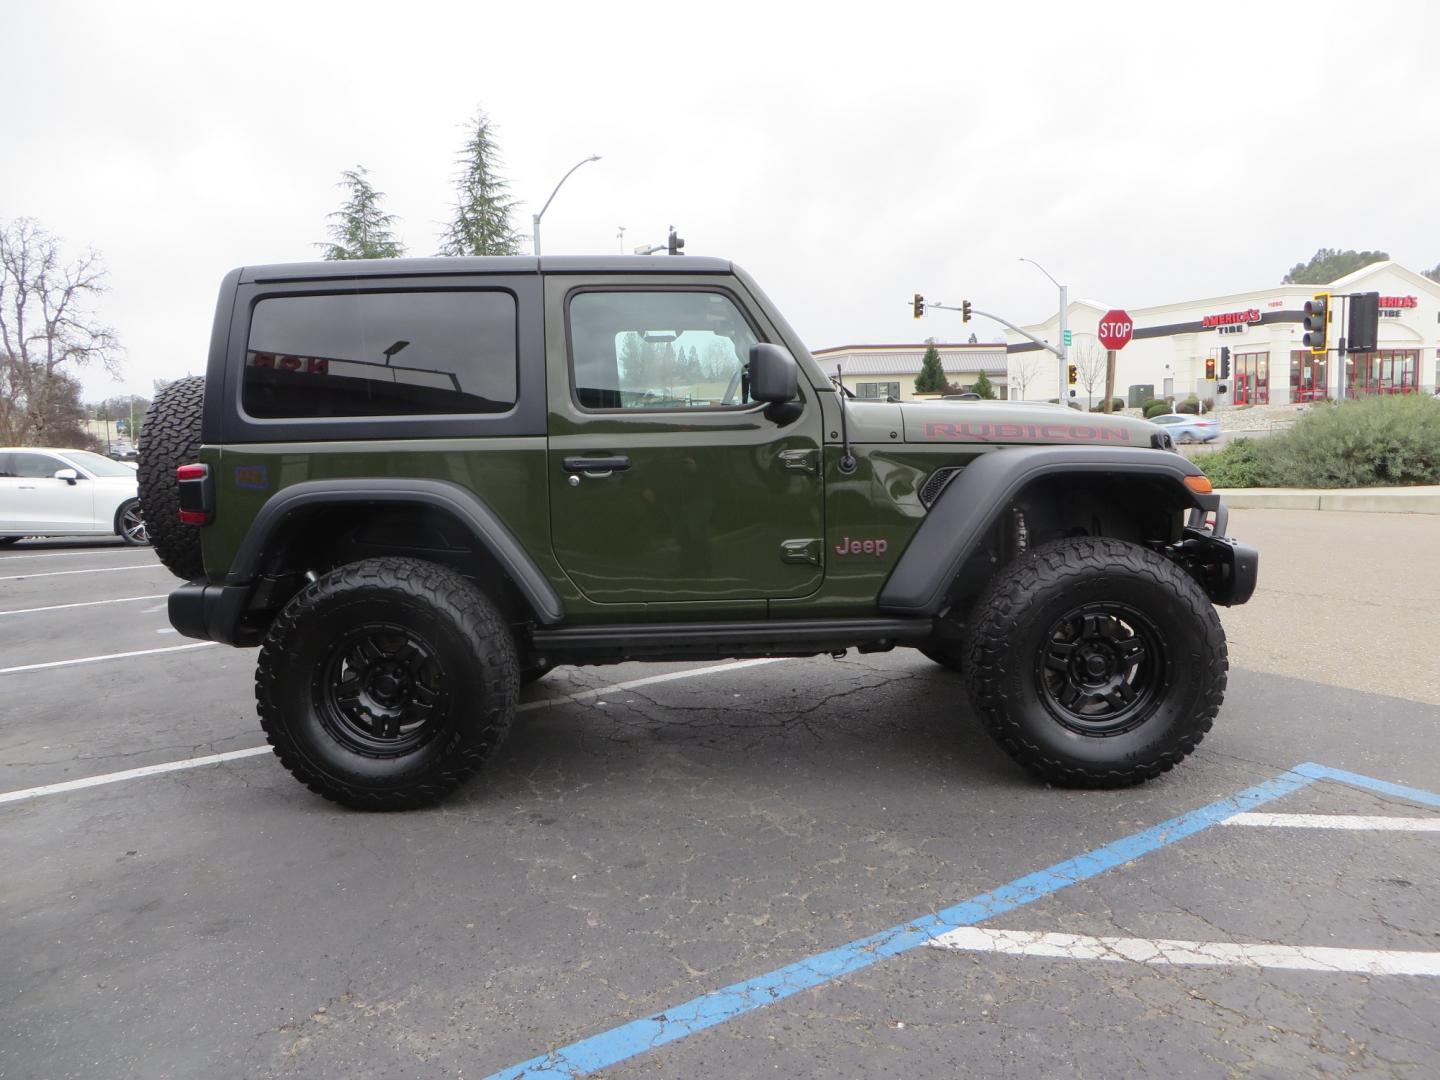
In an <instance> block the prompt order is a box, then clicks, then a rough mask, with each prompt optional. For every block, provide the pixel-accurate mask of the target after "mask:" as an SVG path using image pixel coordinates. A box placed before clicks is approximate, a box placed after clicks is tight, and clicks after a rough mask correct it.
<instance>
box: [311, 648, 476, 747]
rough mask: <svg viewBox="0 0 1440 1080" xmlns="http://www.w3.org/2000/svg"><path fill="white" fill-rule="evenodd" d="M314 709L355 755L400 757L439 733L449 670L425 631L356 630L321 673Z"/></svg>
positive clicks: (326, 725)
mask: <svg viewBox="0 0 1440 1080" xmlns="http://www.w3.org/2000/svg"><path fill="white" fill-rule="evenodd" d="M313 692H314V694H315V699H316V700H315V707H316V709H317V710H318V712H319V715H320V718H321V723H322V724H324V725H325V730H326V731H328V732H329V733H330V734H331V736H332V737H334V738H335V739H336V740H338V741H339V742H341V743H343V744H344V745H345V746H347V747H349V748H350V749H351V750H353V751H355V752H356V753H357V754H370V755H372V756H376V757H384V756H390V755H394V754H403V753H406V752H408V751H411V750H414V749H416V748H418V747H420V746H423V745H424V744H425V742H426V741H427V740H428V739H430V738H432V737H433V736H434V735H435V732H436V729H437V726H438V725H435V724H432V723H431V720H432V719H434V717H436V716H437V715H440V714H442V713H443V712H444V710H445V709H446V708H447V707H448V705H449V691H448V689H447V687H446V685H445V673H444V670H443V668H442V667H441V665H440V660H439V657H438V656H437V655H436V652H435V649H434V648H433V647H432V646H431V645H430V643H429V642H428V641H426V640H425V638H424V637H423V636H421V634H419V633H418V632H416V631H415V630H412V629H410V628H407V627H404V626H396V625H389V624H385V623H380V624H372V625H368V626H362V627H358V628H356V629H354V630H352V631H351V632H350V633H348V634H346V635H345V636H344V637H342V638H340V639H339V640H338V641H336V642H335V643H334V644H333V645H332V646H331V647H330V659H329V662H328V663H327V664H326V665H325V667H324V668H323V669H322V670H320V671H317V677H316V679H315V685H314V687H313Z"/></svg>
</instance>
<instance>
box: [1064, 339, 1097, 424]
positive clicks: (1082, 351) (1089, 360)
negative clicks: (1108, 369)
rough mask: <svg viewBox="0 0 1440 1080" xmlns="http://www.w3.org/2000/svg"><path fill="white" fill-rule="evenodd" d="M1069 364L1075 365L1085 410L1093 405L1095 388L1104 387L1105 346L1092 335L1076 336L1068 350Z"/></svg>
mask: <svg viewBox="0 0 1440 1080" xmlns="http://www.w3.org/2000/svg"><path fill="white" fill-rule="evenodd" d="M1070 363H1072V364H1074V365H1075V374H1076V376H1078V378H1079V380H1080V385H1081V386H1083V387H1084V388H1085V397H1086V398H1087V401H1086V403H1085V408H1087V409H1090V408H1093V407H1094V405H1095V388H1096V387H1097V386H1104V385H1105V346H1103V345H1101V344H1100V339H1099V338H1097V337H1095V336H1094V335H1093V334H1077V335H1076V337H1075V344H1074V346H1073V347H1072V348H1071V349H1070Z"/></svg>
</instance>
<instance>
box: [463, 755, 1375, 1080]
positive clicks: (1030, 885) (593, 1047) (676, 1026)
mask: <svg viewBox="0 0 1440 1080" xmlns="http://www.w3.org/2000/svg"><path fill="white" fill-rule="evenodd" d="M1313 768H1315V769H1320V768H1321V766H1313ZM1325 778H1326V779H1331V778H1333V777H1331V776H1330V775H1329V773H1328V772H1327V774H1326V776H1325ZM1317 779H1321V777H1319V776H1318V775H1311V774H1308V773H1302V772H1300V771H1299V770H1298V769H1291V770H1288V771H1287V772H1284V773H1281V774H1280V775H1279V776H1277V777H1275V778H1274V779H1273V780H1267V781H1265V782H1264V783H1263V784H1257V785H1256V786H1255V787H1252V788H1247V789H1246V790H1244V791H1241V792H1238V793H1237V794H1235V795H1231V796H1229V797H1227V798H1224V799H1221V800H1220V801H1219V802H1214V803H1211V804H1210V805H1208V806H1202V807H1200V809H1198V810H1192V811H1190V812H1189V813H1188V814H1182V815H1180V816H1179V817H1176V818H1171V819H1170V820H1169V821H1165V822H1162V823H1161V824H1159V825H1155V826H1152V827H1151V828H1149V829H1145V830H1143V831H1142V832H1138V833H1135V834H1133V835H1131V836H1126V837H1124V838H1122V839H1120V840H1116V841H1113V842H1112V843H1109V844H1106V845H1104V846H1103V847H1099V848H1096V849H1095V850H1094V851H1089V852H1086V853H1085V854H1083V855H1079V856H1076V857H1075V858H1073V859H1067V860H1065V861H1064V862H1061V863H1056V864H1055V865H1054V866H1051V867H1049V868H1048V869H1045V870H1040V871H1038V872H1036V873H1033V874H1027V875H1026V876H1025V877H1021V878H1017V879H1015V880H1014V881H1012V882H1010V883H1009V884H1007V885H1002V886H1000V887H999V888H998V889H993V890H991V891H990V892H985V893H981V894H979V895H978V896H973V897H971V898H970V899H969V900H965V901H962V902H961V903H959V904H956V905H954V906H953V907H948V908H945V909H944V910H943V911H938V912H934V913H931V914H929V915H924V916H922V917H920V918H917V919H913V920H911V921H910V922H907V923H902V924H901V925H899V926H892V927H891V928H890V929H888V930H882V931H880V932H879V933H877V934H871V935H870V936H869V937H863V938H860V939H859V940H858V941H852V942H850V943H849V944H848V945H841V946H840V947H839V948H835V949H830V950H829V951H827V952H822V953H818V954H817V955H815V956H811V957H808V958H806V959H804V960H800V961H797V962H796V963H793V964H788V965H786V966H785V967H782V968H777V969H776V970H774V971H771V972H769V973H768V974H765V975H760V976H757V977H755V978H753V979H747V980H746V981H745V982H740V983H735V984H733V985H731V986H726V987H723V988H722V989H719V990H712V991H711V992H709V993H707V994H702V995H700V996H699V997H697V998H692V999H691V1000H689V1001H687V1002H685V1003H683V1004H681V1005H676V1006H675V1007H673V1008H670V1009H666V1010H665V1011H664V1012H659V1013H655V1014H653V1015H651V1016H647V1017H645V1018H644V1019H641V1020H632V1021H631V1022H630V1023H628V1024H622V1025H621V1026H619V1027H617V1028H612V1029H611V1030H609V1031H604V1032H601V1033H600V1034H598V1035H592V1036H590V1037H589V1038H587V1039H581V1040H580V1041H579V1042H575V1043H571V1044H570V1045H569V1046H564V1047H561V1048H559V1049H557V1050H552V1051H550V1052H549V1053H548V1054H541V1055H540V1056H538V1057H534V1058H531V1059H530V1060H529V1061H523V1062H521V1063H520V1064H518V1065H512V1066H510V1067H509V1068H508V1069H501V1070H500V1071H499V1072H497V1073H494V1074H492V1075H491V1076H490V1077H489V1078H488V1080H570V1078H573V1077H578V1076H586V1075H589V1074H590V1073H593V1072H596V1071H597V1070H599V1069H604V1068H608V1067H609V1066H611V1065H615V1064H617V1063H619V1062H621V1061H625V1060H626V1059H628V1058H632V1057H635V1056H636V1055H637V1054H643V1053H645V1052H646V1051H647V1050H654V1049H656V1048H657V1047H660V1046H664V1045H666V1044H667V1043H672V1042H675V1041H676V1040H678V1039H683V1038H685V1037H686V1036H687V1035H693V1034H695V1033H696V1032H698V1031H704V1030H705V1029H707V1028H711V1027H715V1026H716V1025H717V1024H723V1023H724V1022H726V1021H727V1020H733V1019H734V1018H735V1017H737V1016H742V1015H744V1014H745V1013H748V1012H752V1011H754V1010H755V1009H761V1008H764V1007H765V1006H766V1005H770V1004H773V1003H774V1002H776V1001H781V1000H783V999H784V998H787V997H790V996H791V995H792V994H798V993H799V992H800V991H802V990H809V989H811V988H813V987H816V986H820V985H822V984H824V983H827V982H829V981H831V980H832V979H837V978H839V977H841V976H842V975H848V974H850V973H851V972H855V971H860V970H861V969H863V968H867V967H869V966H870V965H871V964H874V963H875V962H877V961H879V960H882V959H884V958H886V957H889V956H897V955H899V954H900V953H904V952H908V951H909V950H911V949H914V948H917V947H919V946H921V945H924V944H926V943H927V942H929V941H930V940H931V939H932V938H935V937H938V936H939V935H940V934H943V933H945V932H947V931H950V930H954V929H955V928H956V927H960V926H971V925H973V924H975V923H978V922H983V921H985V920H986V919H990V918H993V917H994V916H996V915H1000V914H1003V913H1005V912H1007V911H1013V910H1015V909H1016V908H1018V907H1021V906H1023V905H1025V904H1029V903H1033V902H1034V901H1036V900H1039V899H1041V898H1042V897H1045V896H1049V895H1050V894H1051V893H1054V892H1058V891H1059V890H1060V889H1063V888H1065V887H1066V886H1068V885H1074V884H1077V883H1078V882H1081V881H1086V880H1088V879H1090V878H1093V877H1095V876H1096V875H1098V874H1103V873H1104V872H1105V871H1106V870H1111V869H1114V868H1115V867H1117V866H1121V865H1123V864H1125V863H1128V862H1132V861H1133V860H1135V859H1138V858H1140V856H1142V855H1147V854H1149V853H1150V852H1152V851H1157V850H1159V849H1160V848H1163V847H1167V846H1169V845H1170V844H1174V843H1176V842H1177V841H1180V840H1184V839H1185V838H1186V837H1188V836H1194V835H1195V834H1196V833H1198V832H1201V831H1203V830H1205V829H1208V828H1210V826H1212V825H1215V824H1218V823H1219V822H1221V821H1224V820H1225V819H1226V818H1228V817H1230V816H1231V815H1233V814H1238V813H1244V812H1245V811H1248V810H1252V809H1254V808H1255V807H1257V806H1261V805H1263V804H1265V803H1268V802H1271V801H1272V800H1274V799H1278V798H1280V797H1281V796H1284V795H1289V794H1290V793H1292V792H1294V791H1298V790H1299V789H1301V788H1303V787H1305V786H1306V785H1307V784H1311V783H1313V782H1314V781H1315V780H1317ZM1378 782H1379V781H1377V783H1378Z"/></svg>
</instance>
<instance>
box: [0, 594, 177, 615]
mask: <svg viewBox="0 0 1440 1080" xmlns="http://www.w3.org/2000/svg"><path fill="white" fill-rule="evenodd" d="M165 596H166V594H165V593H155V594H154V595H153V596H122V597H119V598H118V599H115V600H82V601H81V602H80V603H78V604H50V605H49V606H47V607H27V608H15V609H13V610H11V611H0V615H34V614H35V613H36V612H40V611H66V610H68V609H69V608H77V607H95V606H96V605H97V604H131V603H134V602H135V601H136V600H164V599H165ZM150 610H151V611H160V610H162V609H161V608H151V609H150ZM147 614H148V612H147Z"/></svg>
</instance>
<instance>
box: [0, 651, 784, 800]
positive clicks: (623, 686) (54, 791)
mask: <svg viewBox="0 0 1440 1080" xmlns="http://www.w3.org/2000/svg"><path fill="white" fill-rule="evenodd" d="M213 644H215V643H214V642H213V641H201V642H198V643H196V644H195V645H179V646H177V647H176V649H195V648H199V647H201V646H204V645H213ZM176 649H147V650H145V651H146V652H175V651H176ZM137 655H142V654H139V653H118V654H117V656H137ZM92 659H111V658H110V657H93V658H92ZM783 659H785V657H778V656H777V657H764V658H762V659H759V660H736V661H735V662H734V663H730V664H716V665H715V666H714V667H703V668H687V669H685V670H684V671H667V672H666V673H665V674H663V675H652V676H650V677H649V678H646V679H632V680H630V681H629V682H623V683H616V684H614V685H613V686H602V687H599V688H597V689H595V690H582V691H580V692H579V693H575V694H564V695H562V696H559V697H550V698H542V699H541V700H539V701H527V702H525V703H524V704H523V705H520V706H519V707H518V708H517V709H516V711H517V712H529V711H531V710H534V709H543V708H546V707H547V706H550V705H563V704H564V703H565V702H567V701H580V700H583V699H585V698H592V697H598V696H599V695H601V694H610V693H614V692H616V691H617V690H631V689H634V688H635V687H637V686H651V685H654V684H655V683H663V682H673V681H674V680H676V679H693V678H695V677H696V676H699V675H717V674H719V673H720V672H722V671H737V670H739V669H741V668H748V667H757V666H758V665H760V664H778V663H780V662H781V661H782V660H783ZM61 662H62V663H68V662H70V661H61ZM42 666H44V665H42ZM12 670H13V669H12ZM0 674H4V672H0ZM269 752H270V747H269V746H251V747H247V748H246V749H244V750H231V751H229V752H228V753H224V754H206V755H205V756H204V757H195V758H185V759H184V760H183V761H167V762H165V763H164V764H162V765H146V766H144V767H143V768H139V769H126V770H125V771H124V772H113V773H100V774H99V775H97V776H87V777H84V778H82V779H80V780H66V781H63V782H62V783H58V784H44V785H42V786H40V787H32V788H22V789H20V790H19V791H5V792H0V803H9V802H20V801H21V800H23V799H35V798H39V797H40V796H42V795H59V794H61V793H63V792H66V791H79V790H80V789H81V788H90V787H99V786H100V785H102V784H118V783H120V782H121V781H122V780H138V779H139V778H141V777H143V776H159V775H161V774H162V773H171V772H179V771H180V770H182V769H198V768H200V767H201V766H204V765H217V764H219V763H220V762H223V761H236V760H238V759H240V758H247V757H255V756H256V755H259V754H266V753H269Z"/></svg>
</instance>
